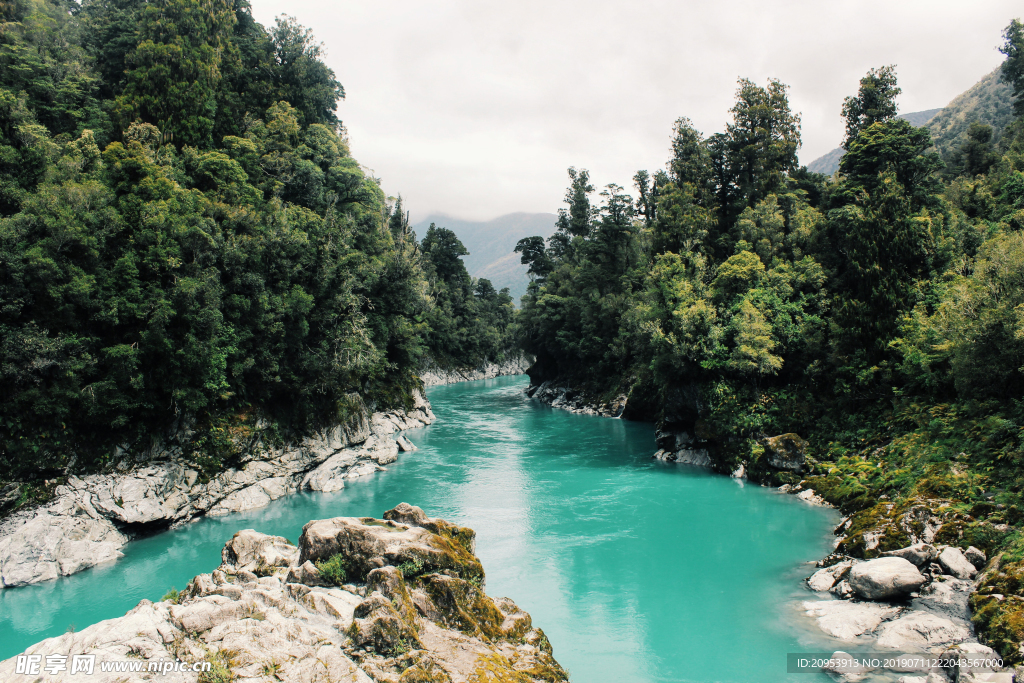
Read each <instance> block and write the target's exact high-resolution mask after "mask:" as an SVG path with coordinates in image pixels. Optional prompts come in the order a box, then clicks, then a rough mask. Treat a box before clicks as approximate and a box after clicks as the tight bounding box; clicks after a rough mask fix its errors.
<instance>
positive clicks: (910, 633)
mask: <svg viewBox="0 0 1024 683" xmlns="http://www.w3.org/2000/svg"><path fill="white" fill-rule="evenodd" d="M970 635H971V632H970V630H969V629H968V628H967V627H966V626H963V625H961V624H957V623H954V622H952V621H950V620H949V619H946V618H945V617H940V616H939V615H937V614H932V613H931V612H920V611H913V612H908V613H906V614H904V615H903V616H901V617H900V618H899V619H895V620H893V621H890V622H888V623H886V624H883V625H882V628H881V629H880V630H879V633H878V641H877V645H878V646H879V647H881V648H886V649H891V650H900V651H901V652H924V651H927V650H929V649H930V648H933V647H936V646H940V645H951V644H953V643H959V642H961V641H964V640H967V638H969V637H970Z"/></svg>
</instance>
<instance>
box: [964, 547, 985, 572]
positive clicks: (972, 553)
mask: <svg viewBox="0 0 1024 683" xmlns="http://www.w3.org/2000/svg"><path fill="white" fill-rule="evenodd" d="M964 557H966V558H967V561H968V562H970V563H971V564H973V565H974V568H975V569H981V568H982V567H984V566H985V562H987V561H988V560H987V558H986V557H985V553H984V552H982V551H981V550H978V549H977V548H975V547H974V546H973V545H972V546H971V547H970V548H968V549H967V550H965V551H964Z"/></svg>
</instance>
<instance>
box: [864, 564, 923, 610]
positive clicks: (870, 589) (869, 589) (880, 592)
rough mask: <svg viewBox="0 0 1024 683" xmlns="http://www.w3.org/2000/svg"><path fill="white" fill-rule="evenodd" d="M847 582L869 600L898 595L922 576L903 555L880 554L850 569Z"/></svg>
mask: <svg viewBox="0 0 1024 683" xmlns="http://www.w3.org/2000/svg"><path fill="white" fill-rule="evenodd" d="M849 581H850V586H851V587H852V588H853V590H854V591H856V593H857V595H859V596H860V597H862V598H866V599H868V600H885V599H888V598H900V597H903V596H905V595H909V594H910V593H913V592H914V591H916V590H917V589H918V588H920V587H921V586H922V585H924V582H925V578H924V576H922V575H921V572H919V571H918V570H917V567H915V566H914V565H913V564H911V563H910V562H909V561H907V560H905V559H903V558H902V557H881V558H878V559H874V560H868V561H867V562H861V563H860V564H858V565H855V566H854V567H853V568H852V569H851V570H850V577H849Z"/></svg>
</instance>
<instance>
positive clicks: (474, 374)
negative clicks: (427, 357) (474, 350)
mask: <svg viewBox="0 0 1024 683" xmlns="http://www.w3.org/2000/svg"><path fill="white" fill-rule="evenodd" d="M532 362H533V361H532V360H530V359H528V358H527V357H526V356H523V355H520V356H516V357H513V358H508V359H506V360H503V361H501V362H500V363H495V362H491V361H488V362H486V363H484V364H483V365H481V366H480V367H477V368H460V369H456V370H444V369H442V368H440V367H438V366H436V365H433V364H430V365H427V366H426V367H425V368H423V369H422V370H421V371H420V379H421V380H423V386H426V387H433V386H438V385H442V384H456V383H458V382H472V381H474V380H478V379H492V378H494V377H504V376H506V375H522V374H523V373H525V372H526V368H528V367H530V365H531V363H532Z"/></svg>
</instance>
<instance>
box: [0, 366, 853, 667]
mask: <svg viewBox="0 0 1024 683" xmlns="http://www.w3.org/2000/svg"><path fill="white" fill-rule="evenodd" d="M525 382H526V378H525V377H511V378H507V377H506V378H499V379H494V380H483V381H478V382H468V383H463V384H455V385H450V386H442V387H434V388H432V389H430V390H429V391H428V396H429V398H430V400H431V403H432V404H433V408H434V412H435V413H436V414H437V417H438V420H437V422H436V423H435V424H433V425H431V426H430V427H426V428H423V429H419V430H414V431H410V432H407V434H408V436H409V437H410V438H411V439H412V441H413V442H414V443H416V444H417V445H418V446H419V450H418V451H415V452H413V453H405V454H402V455H401V456H400V459H399V460H398V462H396V463H394V464H392V465H389V466H388V471H387V472H381V473H377V474H375V475H372V476H369V477H365V478H363V479H357V480H354V481H352V482H350V483H347V487H346V488H345V489H344V490H343V491H339V492H337V493H332V494H316V493H303V494H296V495H293V496H288V497H285V498H283V499H281V500H278V501H276V502H274V503H272V504H271V505H270V506H268V507H266V508H263V509H261V510H256V511H253V512H250V513H242V514H235V515H229V516H226V517H217V518H204V519H200V520H198V521H196V522H194V523H192V524H189V525H188V526H186V527H184V528H181V529H177V530H174V531H170V532H166V533H162V534H159V535H156V536H152V537H150V538H145V539H142V540H139V541H136V542H133V543H131V544H129V545H128V546H127V547H126V548H125V557H124V558H122V559H121V560H119V561H118V562H115V563H111V564H108V565H106V566H102V567H95V568H92V569H89V570H87V571H85V572H82V573H80V574H76V575H74V576H71V577H67V578H63V579H59V580H57V581H51V582H48V583H45V584H39V585H35V586H27V587H23V588H16V589H8V590H2V591H0V659H6V658H8V657H11V656H13V655H15V654H17V653H19V652H21V651H22V650H23V649H24V648H25V647H26V646H28V645H30V644H32V643H35V642H37V641H39V640H41V639H43V638H46V637H50V636H54V635H59V634H61V633H64V632H65V631H66V630H67V629H68V628H78V629H81V628H84V627H85V626H88V625H90V624H93V623H95V622H97V621H99V620H102V619H108V618H111V617H116V616H121V615H122V614H124V613H125V612H126V611H127V610H129V609H131V608H132V607H133V606H134V605H135V604H136V603H138V601H139V600H141V599H143V598H149V599H151V600H157V599H159V598H160V597H161V596H162V595H163V594H164V593H165V592H166V591H167V589H169V588H171V587H172V586H174V587H177V588H183V587H184V586H185V584H186V583H187V582H188V580H189V579H190V578H191V577H192V576H193V575H195V574H198V573H201V572H209V571H211V570H213V569H214V568H215V567H216V566H217V565H218V564H219V563H220V550H221V548H222V546H223V545H224V542H225V541H227V540H228V539H229V538H230V537H231V535H232V534H233V533H234V532H235V531H237V530H239V529H244V528H254V529H256V530H258V531H262V532H265V533H270V534H279V535H282V536H285V537H287V538H289V539H291V540H292V541H297V540H298V536H299V533H300V532H301V529H302V525H303V524H305V523H306V522H307V521H309V520H311V519H321V518H325V517H334V516H339V515H350V516H371V515H372V516H375V517H379V516H380V515H381V514H382V513H383V512H384V511H385V510H387V509H389V508H391V507H394V506H395V505H396V504H398V503H399V502H401V501H406V502H408V503H412V504H414V505H419V506H420V507H422V508H423V509H424V510H426V512H427V514H429V515H432V516H439V517H443V518H445V519H448V520H451V521H454V522H457V523H459V524H463V525H466V526H469V527H472V528H473V529H475V530H476V532H477V537H478V543H477V552H478V554H479V556H480V558H481V560H482V561H483V564H484V567H485V569H486V571H487V592H488V593H489V594H490V595H493V596H508V597H511V598H513V599H514V600H515V601H516V602H517V603H518V604H519V605H520V606H521V607H522V608H523V609H525V610H526V611H528V612H529V613H530V614H531V615H532V616H533V620H534V624H535V625H538V626H540V627H541V628H543V629H544V631H545V632H546V633H547V635H548V637H549V638H550V640H551V643H552V645H553V647H554V653H555V657H556V658H557V659H558V661H559V662H560V663H561V664H562V665H563V666H564V667H565V668H566V669H567V670H568V671H569V672H570V674H571V676H572V678H573V680H574V681H576V682H577V683H620V682H629V683H633V682H636V683H654V682H661V681H666V682H667V681H672V682H677V681H700V682H701V683H708V682H711V681H736V682H741V681H742V682H747V681H753V680H757V681H760V682H770V681H784V680H796V681H800V682H801V683H812V682H814V681H817V680H819V678H818V675H811V674H800V675H790V676H787V674H786V673H785V671H786V653H788V652H806V651H814V650H818V649H828V648H829V646H828V643H827V642H826V641H824V640H823V639H822V637H821V636H820V635H816V634H815V632H814V631H813V630H812V629H810V628H807V625H806V620H805V619H801V618H800V617H799V610H798V608H797V605H798V602H797V601H798V600H799V598H801V597H809V594H808V593H807V592H806V591H805V589H804V588H802V586H801V584H800V579H801V578H803V577H804V576H806V575H808V574H809V573H811V571H812V568H811V566H810V565H809V564H807V563H808V562H809V561H810V560H813V559H816V558H818V557H821V556H823V555H825V554H827V552H828V551H829V549H830V539H831V536H830V534H829V532H830V531H831V528H832V526H833V525H834V524H835V522H836V515H835V514H834V513H833V512H831V511H827V510H822V509H818V508H811V507H809V506H808V505H807V504H805V503H803V502H802V501H799V500H796V499H795V498H794V497H792V496H785V495H780V494H778V493H776V492H774V491H771V490H768V489H764V488H761V487H758V486H754V485H751V484H744V483H743V482H737V481H734V480H732V479H729V478H728V477H723V476H720V475H712V474H708V473H706V472H704V471H701V470H699V469H696V468H692V467H687V466H680V465H675V464H671V463H662V462H659V461H656V460H653V459H652V458H651V455H652V453H653V451H654V435H653V427H652V426H651V425H649V424H641V423H635V422H627V421H624V420H612V419H608V418H601V417H592V416H584V415H573V414H570V413H567V412H564V411H560V410H556V409H552V408H549V407H547V406H543V405H540V404H539V403H537V402H535V401H531V400H530V399H528V398H526V396H525V395H524V394H523V391H522V390H523V388H524V387H525ZM829 651H831V650H829ZM821 680H828V679H825V678H824V677H822V679H821Z"/></svg>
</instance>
